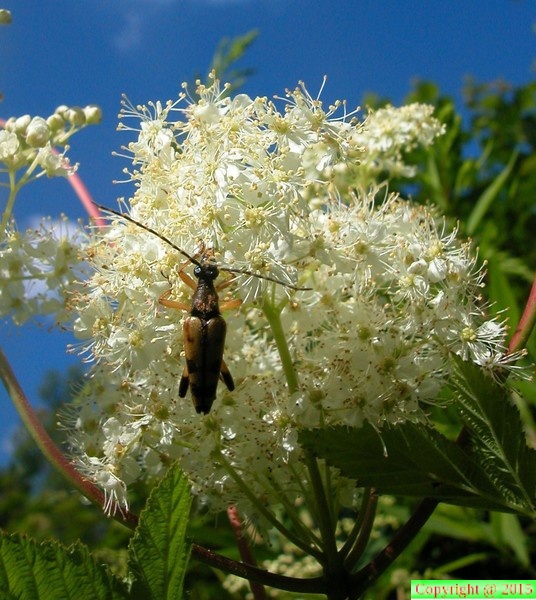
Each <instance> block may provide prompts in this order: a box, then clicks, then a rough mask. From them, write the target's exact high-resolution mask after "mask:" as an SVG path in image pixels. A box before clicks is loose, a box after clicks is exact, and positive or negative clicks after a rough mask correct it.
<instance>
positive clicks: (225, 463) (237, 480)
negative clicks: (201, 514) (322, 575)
mask: <svg viewBox="0 0 536 600" xmlns="http://www.w3.org/2000/svg"><path fill="white" fill-rule="evenodd" d="M218 460H219V461H220V463H221V464H222V466H224V467H225V469H226V470H227V472H228V473H229V475H230V476H231V477H232V478H233V479H234V481H235V483H236V484H237V485H238V487H239V488H240V491H241V492H242V493H244V494H245V496H246V497H247V498H248V500H249V501H250V502H251V503H252V504H253V506H254V507H255V508H256V510H257V511H258V512H259V514H260V515H262V516H263V517H264V518H265V519H266V520H267V521H268V522H269V523H270V524H271V525H272V526H273V527H275V529H277V531H279V532H280V533H281V534H282V535H283V536H285V537H286V538H287V539H288V540H289V541H291V542H292V543H293V544H295V545H296V546H297V547H298V548H301V549H302V550H303V551H304V552H305V553H306V554H310V555H311V556H314V557H315V558H316V559H317V560H318V561H319V562H322V553H321V552H320V551H319V550H317V549H316V548H314V547H312V546H310V545H308V544H306V543H305V542H304V541H303V540H302V539H301V538H300V537H298V536H296V535H294V534H293V533H292V531H290V530H289V529H287V528H286V527H285V526H284V525H283V524H282V523H280V522H279V521H278V520H277V519H276V518H275V516H274V515H273V514H272V513H271V512H270V511H269V510H268V509H267V508H266V507H265V506H264V505H263V504H262V503H261V502H260V501H259V499H258V498H257V496H255V494H254V493H253V492H252V491H251V490H250V489H249V487H248V486H247V485H246V484H245V483H244V482H243V481H242V478H241V477H240V475H239V474H238V473H237V471H236V469H235V468H234V467H233V465H232V464H231V463H230V462H229V461H228V460H227V459H226V458H225V457H224V456H223V455H222V454H220V455H219V457H218Z"/></svg>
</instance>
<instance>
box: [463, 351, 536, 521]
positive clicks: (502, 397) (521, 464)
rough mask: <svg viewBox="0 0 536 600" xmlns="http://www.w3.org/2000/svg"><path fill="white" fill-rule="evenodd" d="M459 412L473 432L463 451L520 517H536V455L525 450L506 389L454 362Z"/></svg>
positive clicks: (518, 417) (477, 370) (521, 428)
mask: <svg viewBox="0 0 536 600" xmlns="http://www.w3.org/2000/svg"><path fill="white" fill-rule="evenodd" d="M453 361H454V367H455V368H454V373H453V384H454V386H455V395H456V398H457V401H458V409H459V412H460V415H461V417H462V419H463V421H464V423H465V426H466V428H467V429H468V430H469V431H470V433H471V435H470V437H469V443H468V445H467V447H466V448H465V449H464V451H465V452H466V453H467V454H468V455H470V456H471V458H472V459H473V460H476V461H479V462H480V463H481V464H482V465H483V466H484V468H485V469H486V472H487V473H488V474H489V477H490V479H491V480H492V481H493V483H494V485H495V486H496V487H497V490H498V491H500V493H501V494H502V495H503V497H504V498H505V499H507V501H508V502H509V503H510V504H512V505H516V506H517V510H518V512H522V513H526V514H532V515H533V514H534V513H535V512H536V451H534V450H533V449H531V448H529V447H528V446H527V442H526V438H525V433H524V431H523V425H522V422H521V417H520V415H519V412H518V410H517V408H516V407H515V406H514V405H513V404H512V402H511V401H510V398H509V397H508V394H507V393H506V390H505V389H504V388H502V387H500V386H499V385H497V384H496V383H495V382H494V381H493V380H492V379H491V378H490V377H487V376H486V375H485V374H484V373H482V371H481V370H480V369H479V368H478V367H476V366H475V365H473V364H470V363H467V362H464V361H462V360H461V359H459V358H458V357H454V358H453Z"/></svg>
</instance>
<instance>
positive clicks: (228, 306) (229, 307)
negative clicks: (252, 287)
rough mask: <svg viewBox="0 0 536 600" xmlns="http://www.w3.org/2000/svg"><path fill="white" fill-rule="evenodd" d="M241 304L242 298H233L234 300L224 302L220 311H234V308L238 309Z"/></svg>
mask: <svg viewBox="0 0 536 600" xmlns="http://www.w3.org/2000/svg"><path fill="white" fill-rule="evenodd" d="M241 304H242V300H240V298H233V299H232V300H227V301H226V302H222V303H221V304H220V310H232V309H233V308H238V307H239V306H240V305H241Z"/></svg>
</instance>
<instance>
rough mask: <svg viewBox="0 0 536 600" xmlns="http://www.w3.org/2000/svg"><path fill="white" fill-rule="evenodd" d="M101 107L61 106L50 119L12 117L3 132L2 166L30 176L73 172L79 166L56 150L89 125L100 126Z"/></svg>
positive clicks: (0, 135)
mask: <svg viewBox="0 0 536 600" xmlns="http://www.w3.org/2000/svg"><path fill="white" fill-rule="evenodd" d="M100 120H101V111H100V109H99V108H98V107H97V106H93V105H90V106H86V107H84V108H80V107H77V106H74V107H69V106H59V107H58V108H57V109H56V110H55V111H54V113H53V114H51V115H50V116H49V117H46V118H45V117H40V116H34V117H32V116H31V115H22V116H20V117H10V118H9V119H7V121H6V122H5V123H4V128H3V129H0V163H2V164H3V165H4V170H5V171H7V172H10V173H15V172H17V171H18V170H19V169H22V168H25V169H27V170H26V173H27V174H28V175H32V176H33V177H37V176H40V175H44V174H46V175H48V176H49V177H57V176H60V175H68V174H69V173H72V172H73V170H74V169H75V167H74V166H73V165H70V164H69V162H68V161H67V160H66V158H65V152H63V153H61V154H60V153H59V152H57V151H56V150H55V148H56V147H58V146H61V147H65V146H66V144H67V141H68V140H69V138H70V137H71V136H72V135H73V134H74V133H76V132H77V131H79V130H80V129H81V128H83V127H85V126H86V125H92V124H96V123H99V122H100Z"/></svg>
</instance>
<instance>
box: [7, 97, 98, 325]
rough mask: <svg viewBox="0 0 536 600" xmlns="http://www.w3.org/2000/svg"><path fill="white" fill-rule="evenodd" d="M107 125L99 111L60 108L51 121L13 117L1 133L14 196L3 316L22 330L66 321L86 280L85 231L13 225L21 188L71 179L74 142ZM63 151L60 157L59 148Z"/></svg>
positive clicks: (60, 225) (63, 224)
mask: <svg viewBox="0 0 536 600" xmlns="http://www.w3.org/2000/svg"><path fill="white" fill-rule="evenodd" d="M100 119H101V113H100V109H99V108H98V107H96V106H86V107H85V108H78V107H71V108H69V107H67V106H60V107H58V108H57V109H56V111H55V112H54V114H52V115H51V116H49V117H48V118H44V117H39V116H35V117H31V116H30V115H23V116H21V117H11V118H9V119H8V120H7V121H6V122H3V123H2V125H3V129H0V174H3V175H4V176H5V181H3V182H0V185H1V186H2V187H4V188H7V189H8V190H9V193H8V195H7V196H6V198H5V204H4V205H3V206H2V207H1V214H2V217H1V220H0V316H10V317H11V318H12V319H13V321H14V322H15V323H17V324H20V323H23V322H24V321H26V320H27V319H28V318H29V317H30V316H34V315H50V314H54V316H55V317H56V318H57V319H58V320H59V321H62V320H64V317H65V298H66V294H67V292H68V293H72V291H73V286H74V285H75V282H76V280H77V279H79V277H80V275H79V274H78V275H77V274H76V273H75V270H76V267H77V265H78V264H79V257H78V245H79V243H80V241H81V238H82V237H83V235H82V233H81V231H80V230H79V229H78V228H76V231H75V232H73V228H72V227H71V226H69V225H68V224H67V221H66V219H65V218H64V217H61V219H60V221H59V222H53V221H51V220H50V219H43V220H42V222H41V224H40V225H39V227H37V228H36V229H29V230H27V231H25V232H21V231H20V230H18V229H17V228H16V226H15V222H14V219H13V213H14V206H15V201H16V199H17V195H18V193H19V192H20V190H21V188H22V187H23V186H24V185H26V184H27V183H29V182H31V181H33V180H34V179H36V178H38V177H42V176H43V175H47V176H49V177H57V176H66V175H70V174H72V173H73V172H74V170H75V169H76V167H75V166H73V165H71V164H70V163H69V161H68V159H67V158H66V157H65V152H66V151H67V146H66V143H67V141H68V140H69V138H70V137H71V136H72V135H73V134H74V133H76V132H77V131H79V130H80V129H82V128H83V127H86V126H87V125H91V124H96V123H98V122H99V121H100ZM57 146H60V147H63V152H62V153H60V152H59V151H58V150H56V147H57Z"/></svg>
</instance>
